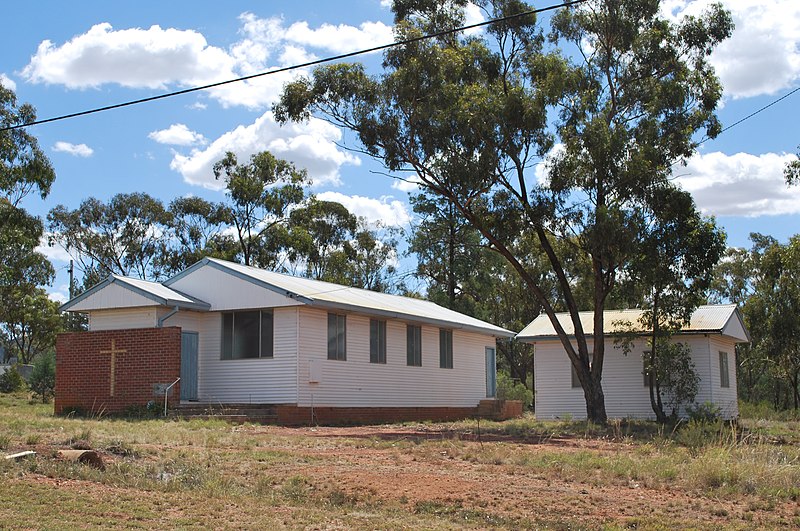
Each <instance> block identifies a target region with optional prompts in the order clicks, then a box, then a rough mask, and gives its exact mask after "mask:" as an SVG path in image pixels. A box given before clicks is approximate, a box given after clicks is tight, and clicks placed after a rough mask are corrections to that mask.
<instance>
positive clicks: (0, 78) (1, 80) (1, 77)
mask: <svg viewBox="0 0 800 531" xmlns="http://www.w3.org/2000/svg"><path fill="white" fill-rule="evenodd" d="M0 85H3V86H4V87H5V88H7V89H11V90H17V84H16V83H14V80H13V79H11V78H10V77H8V76H7V75H5V74H4V73H3V72H0Z"/></svg>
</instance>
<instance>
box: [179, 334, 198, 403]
mask: <svg viewBox="0 0 800 531" xmlns="http://www.w3.org/2000/svg"><path fill="white" fill-rule="evenodd" d="M180 387H181V400H197V332H181V384H180Z"/></svg>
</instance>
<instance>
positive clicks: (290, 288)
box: [206, 258, 514, 337]
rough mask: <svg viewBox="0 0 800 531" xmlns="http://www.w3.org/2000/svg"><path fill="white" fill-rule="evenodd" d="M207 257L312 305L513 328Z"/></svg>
mask: <svg viewBox="0 0 800 531" xmlns="http://www.w3.org/2000/svg"><path fill="white" fill-rule="evenodd" d="M206 260H207V261H208V262H210V263H213V264H216V265H217V266H219V267H221V268H223V269H228V270H231V271H234V272H236V273H238V274H239V275H241V276H244V277H249V278H251V279H254V280H256V281H258V282H261V283H265V284H269V285H270V286H273V287H274V288H277V289H279V290H283V291H286V292H289V293H291V294H294V295H295V296H297V298H298V299H299V300H303V299H305V300H304V301H303V302H306V303H307V304H310V305H311V306H321V307H326V308H334V309H335V308H339V309H343V310H366V312H365V313H372V314H377V315H383V316H387V317H396V318H405V319H408V320H412V321H421V322H427V323H431V324H436V325H439V326H447V327H453V328H463V329H468V330H474V331H480V332H484V333H487V332H488V333H490V334H492V335H495V336H499V337H512V336H513V335H514V332H512V331H510V330H506V329H505V328H501V327H499V326H495V325H493V324H491V323H487V322H485V321H481V320H480V319H475V318H474V317H470V316H468V315H464V314H462V313H459V312H456V311H453V310H449V309H447V308H443V307H442V306H439V305H438V304H435V303H433V302H430V301H426V300H421V299H413V298H410V297H401V296H399V295H390V294H388V293H378V292H375V291H369V290H365V289H359V288H351V287H347V286H342V285H339V284H332V283H330V282H322V281H320V280H311V279H308V278H299V277H293V276H290V275H284V274H281V273H275V272H273V271H266V270H264V269H258V268H255V267H249V266H245V265H242V264H237V263H234V262H227V261H225V260H219V259H215V258H207V259H206Z"/></svg>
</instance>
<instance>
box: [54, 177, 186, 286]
mask: <svg viewBox="0 0 800 531" xmlns="http://www.w3.org/2000/svg"><path fill="white" fill-rule="evenodd" d="M47 219H48V231H49V233H50V234H49V241H50V244H51V245H60V246H61V247H62V248H64V250H66V251H67V252H68V253H70V254H71V255H72V256H73V257H75V259H76V260H77V261H78V265H79V268H80V269H81V270H82V271H83V272H84V277H85V278H84V284H85V286H84V287H88V285H91V284H92V283H94V282H96V281H99V280H101V279H102V278H103V277H105V276H107V275H109V274H112V273H113V274H118V275H126V276H136V277H138V278H142V279H145V280H159V279H162V278H164V277H165V276H166V271H165V270H164V267H163V263H162V261H161V260H160V259H159V257H160V256H162V255H163V252H164V250H165V248H166V245H167V239H168V237H169V236H168V235H169V230H168V229H169V224H170V222H171V219H172V216H171V214H170V212H169V211H168V210H167V209H166V208H165V207H164V204H163V203H162V202H161V201H160V200H159V199H156V198H154V197H152V196H150V195H148V194H145V193H140V192H137V193H131V194H117V195H115V196H113V197H112V198H111V199H110V200H109V201H108V203H104V202H103V201H101V200H99V199H97V198H94V197H90V198H88V199H85V200H83V201H81V203H80V205H79V206H78V208H76V209H74V210H70V209H69V208H67V207H65V206H64V205H57V206H56V207H54V208H53V209H51V210H50V213H49V214H48V215H47ZM87 280H88V281H89V282H88V285H86V284H87Z"/></svg>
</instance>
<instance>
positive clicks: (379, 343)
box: [369, 319, 386, 365]
mask: <svg viewBox="0 0 800 531" xmlns="http://www.w3.org/2000/svg"><path fill="white" fill-rule="evenodd" d="M369 362H370V363H378V364H383V365H385V364H386V320H385V319H370V320H369Z"/></svg>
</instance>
